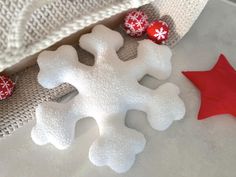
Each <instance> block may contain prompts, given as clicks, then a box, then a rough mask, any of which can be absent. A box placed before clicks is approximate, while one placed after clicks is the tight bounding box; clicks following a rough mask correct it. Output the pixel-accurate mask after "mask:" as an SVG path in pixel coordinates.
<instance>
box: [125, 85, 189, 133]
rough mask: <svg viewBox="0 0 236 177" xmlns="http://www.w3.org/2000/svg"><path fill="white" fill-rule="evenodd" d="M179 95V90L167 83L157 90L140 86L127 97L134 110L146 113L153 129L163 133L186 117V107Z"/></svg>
mask: <svg viewBox="0 0 236 177" xmlns="http://www.w3.org/2000/svg"><path fill="white" fill-rule="evenodd" d="M179 94H180V90H179V88H178V87H177V86H176V85H174V84H172V83H165V84H163V85H161V86H160V87H158V88H157V89H156V90H151V89H149V88H146V87H143V86H139V87H137V88H136V89H134V91H133V92H132V93H131V94H130V95H129V96H128V97H127V101H128V105H130V107H132V109H137V110H141V111H144V112H146V114H147V119H148V122H149V123H150V126H151V127H152V128H153V129H155V130H159V131H163V130H166V129H167V128H168V127H169V126H170V125H171V124H172V123H173V121H175V120H180V119H182V118H183V117H184V114H185V106H184V103H183V101H182V100H181V99H180V97H179Z"/></svg>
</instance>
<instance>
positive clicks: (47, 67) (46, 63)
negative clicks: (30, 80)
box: [37, 45, 91, 89]
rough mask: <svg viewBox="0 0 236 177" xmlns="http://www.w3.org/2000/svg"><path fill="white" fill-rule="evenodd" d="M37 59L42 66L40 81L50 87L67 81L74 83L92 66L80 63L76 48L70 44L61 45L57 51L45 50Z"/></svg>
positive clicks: (44, 85)
mask: <svg viewBox="0 0 236 177" xmlns="http://www.w3.org/2000/svg"><path fill="white" fill-rule="evenodd" d="M37 61H38V65H39V67H40V72H39V74H38V82H39V83H40V84H41V85H42V86H43V87H45V88H49V89H51V88H55V87H57V86H59V85H60V84H63V83H65V82H67V83H70V84H71V85H74V84H75V83H77V81H78V80H80V78H81V79H83V75H86V73H88V72H89V71H90V70H91V68H90V67H88V66H86V65H83V64H81V63H79V61H78V56H77V52H76V50H75V49H74V48H73V47H72V46H69V45H64V46H61V47H59V48H58V49H57V50H56V51H43V52H42V53H40V54H39V56H38V60H37ZM73 78H76V79H77V81H76V82H75V81H74V80H73Z"/></svg>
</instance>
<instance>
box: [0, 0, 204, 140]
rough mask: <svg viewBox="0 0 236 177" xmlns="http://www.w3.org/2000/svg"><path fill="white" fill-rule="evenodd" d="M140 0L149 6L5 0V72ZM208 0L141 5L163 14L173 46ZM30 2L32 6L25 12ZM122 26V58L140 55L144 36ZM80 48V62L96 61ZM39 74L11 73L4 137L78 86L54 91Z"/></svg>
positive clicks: (0, 18) (1, 123) (0, 60)
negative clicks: (42, 105)
mask: <svg viewBox="0 0 236 177" xmlns="http://www.w3.org/2000/svg"><path fill="white" fill-rule="evenodd" d="M135 2H136V3H135ZM138 2H140V3H141V4H144V3H146V2H147V1H115V0H108V1H104V0H90V1H82V0H81V1H75V0H71V1H66V0H60V1H52V2H50V1H48V0H42V1H40V2H36V1H32V0H14V1H8V0H0V9H1V10H0V52H1V54H0V70H3V69H4V68H6V67H8V66H11V65H13V64H15V63H17V62H19V61H20V60H21V59H22V58H23V57H26V56H29V55H31V54H34V53H36V52H38V51H40V50H42V49H44V48H47V47H49V46H50V45H52V44H54V43H55V42H57V41H59V40H61V39H62V38H64V37H66V36H69V35H70V34H72V33H74V32H76V31H78V30H80V29H82V28H84V27H86V26H88V25H90V24H92V23H95V22H97V21H99V20H102V19H104V18H107V17H110V16H112V15H114V14H117V13H118V12H121V11H124V10H127V9H129V8H131V7H135V6H137V5H140V3H138ZM206 2H207V0H192V1H187V0H180V1H176V0H156V1H154V2H152V3H151V4H148V5H145V6H142V7H140V9H142V10H144V11H145V12H146V13H147V14H148V16H149V18H150V20H153V19H157V18H160V19H163V20H165V21H166V22H167V23H168V25H169V26H170V33H169V39H168V41H167V44H168V45H169V46H170V47H173V46H174V45H175V44H176V43H177V42H178V41H179V40H180V39H181V38H182V37H183V36H184V35H185V34H186V32H187V31H188V30H189V29H190V27H191V26H192V24H193V23H194V21H195V20H196V19H197V17H198V16H199V14H200V13H201V11H202V9H203V8H204V6H205V4H206ZM32 3H33V4H34V3H35V5H33V4H32ZM27 4H28V5H27ZM26 6H27V7H28V6H29V7H31V8H29V9H28V8H25V10H24V7H26ZM22 9H23V10H22ZM22 11H23V12H22ZM21 13H22V14H24V15H26V16H27V17H28V18H27V20H26V19H25V18H22V17H20V16H21V15H19V14H21ZM29 14H30V16H29ZM17 20H20V21H17ZM24 25H25V26H24ZM12 26H13V27H14V28H13V27H12ZM17 29H18V30H17ZM117 30H118V31H120V32H121V33H122V35H123V37H124V39H125V44H124V47H122V48H121V49H120V50H119V51H118V55H119V57H120V58H121V59H122V60H129V59H133V58H135V56H136V53H137V40H138V39H135V38H131V37H129V36H127V35H126V34H125V33H124V31H123V29H122V26H120V27H118V28H117ZM74 46H75V47H76V48H77V51H78V56H79V60H81V61H82V62H83V63H86V64H90V65H91V64H92V63H93V56H92V55H91V54H89V53H87V52H85V51H84V50H82V49H81V48H80V47H78V45H77V44H74ZM37 74H38V66H37V65H35V66H32V67H29V68H27V69H25V70H24V71H22V72H19V73H16V74H15V75H13V76H11V78H12V79H13V80H17V84H16V88H15V91H14V93H13V95H12V96H11V97H10V98H9V99H7V100H4V101H1V102H0V112H1V114H0V137H4V136H6V135H9V134H11V133H12V132H13V131H14V130H16V129H17V128H19V127H21V126H23V125H24V124H25V123H27V122H28V121H29V120H32V119H34V113H35V112H34V111H35V107H36V106H37V105H38V104H39V103H41V102H44V101H49V100H54V101H55V100H58V99H60V97H61V96H63V95H66V94H68V93H70V92H72V91H73V90H74V88H73V87H72V86H70V85H69V84H63V85H61V86H59V87H57V88H55V89H51V90H48V89H44V88H42V87H41V86H40V85H39V84H38V83H37Z"/></svg>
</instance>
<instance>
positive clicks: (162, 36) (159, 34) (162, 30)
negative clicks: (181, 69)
mask: <svg viewBox="0 0 236 177" xmlns="http://www.w3.org/2000/svg"><path fill="white" fill-rule="evenodd" d="M168 34H169V27H168V25H167V24H166V22H164V21H161V20H158V21H154V22H152V23H151V24H150V25H149V26H148V28H147V35H148V38H149V39H151V40H152V41H154V42H155V43H157V44H161V43H164V41H166V40H167V39H168Z"/></svg>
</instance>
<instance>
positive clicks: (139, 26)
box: [124, 10, 149, 37]
mask: <svg viewBox="0 0 236 177" xmlns="http://www.w3.org/2000/svg"><path fill="white" fill-rule="evenodd" d="M148 24H149V23H148V16H147V15H146V14H145V13H144V12H143V11H141V10H133V11H131V12H129V13H128V14H127V15H126V17H125V19H124V28H125V30H126V33H127V34H129V35H130V36H133V37H139V36H142V35H143V34H144V33H145V31H146V29H147V27H148Z"/></svg>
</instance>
